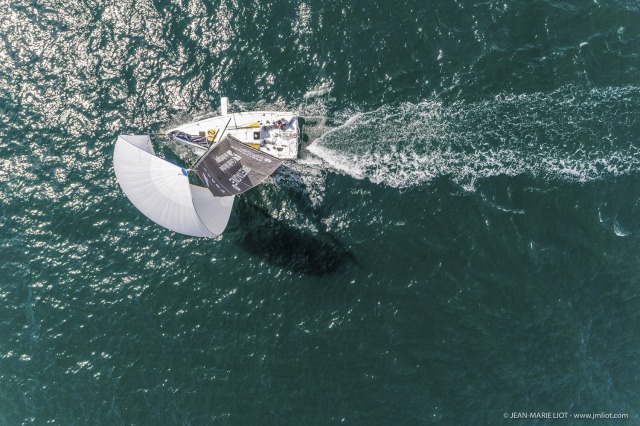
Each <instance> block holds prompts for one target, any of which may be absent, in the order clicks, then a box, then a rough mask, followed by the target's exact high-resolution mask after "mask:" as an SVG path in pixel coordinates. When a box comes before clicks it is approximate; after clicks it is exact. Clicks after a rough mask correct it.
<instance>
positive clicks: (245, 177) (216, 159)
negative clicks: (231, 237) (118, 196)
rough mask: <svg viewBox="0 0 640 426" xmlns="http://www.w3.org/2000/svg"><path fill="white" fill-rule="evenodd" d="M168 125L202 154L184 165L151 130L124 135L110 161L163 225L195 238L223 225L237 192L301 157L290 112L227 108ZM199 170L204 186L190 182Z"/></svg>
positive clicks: (133, 197)
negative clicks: (164, 152)
mask: <svg viewBox="0 0 640 426" xmlns="http://www.w3.org/2000/svg"><path fill="white" fill-rule="evenodd" d="M221 112H222V114H221V115H220V116H216V117H212V118H207V119H204V120H200V121H196V122H192V123H188V124H185V125H183V126H180V127H176V128H172V129H169V130H167V131H166V132H165V133H164V134H165V135H166V137H167V138H168V139H169V140H170V141H174V142H177V143H180V144H182V145H184V146H186V147H187V148H188V149H190V150H191V151H192V152H193V153H194V154H196V155H197V156H198V158H197V160H196V161H195V163H194V164H193V165H192V166H191V167H190V168H189V169H185V168H183V167H181V166H178V165H176V164H173V163H171V162H169V161H166V160H164V159H162V158H160V157H158V156H157V155H156V154H155V151H154V149H153V145H152V143H151V136H150V135H148V134H147V135H120V136H118V138H117V140H116V146H115V150H114V154H113V167H114V171H115V175H116V179H117V181H118V183H119V184H120V187H121V188H122V191H123V192H124V193H125V195H126V196H127V198H129V200H130V201H131V202H132V203H133V205H134V206H135V207H136V208H138V210H140V211H141V212H142V213H143V214H144V215H145V216H147V217H148V218H149V219H151V220H152V221H154V222H155V223H157V224H158V225H160V226H163V227H165V228H167V229H170V230H172V231H174V232H177V233H180V234H184V235H189V236H193V237H215V236H218V235H220V234H222V232H223V231H224V229H225V228H226V226H227V224H228V222H229V218H230V216H231V210H232V208H233V201H234V197H235V196H236V195H238V194H242V193H243V192H245V191H248V190H249V189H251V188H253V187H254V186H256V185H258V184H260V183H261V182H263V181H264V180H265V179H266V178H267V177H268V176H270V175H271V174H272V173H273V172H275V171H276V169H277V168H278V167H279V166H280V165H281V164H282V163H283V161H284V160H290V159H295V158H297V156H298V146H299V139H300V137H299V136H300V128H299V125H298V117H297V115H295V114H294V113H292V112H283V111H275V112H272V111H251V112H241V113H231V114H230V113H229V112H228V99H227V98H222V101H221ZM190 173H191V174H195V175H196V176H197V177H198V178H199V179H200V181H201V182H202V183H203V184H204V186H200V185H194V184H192V183H190V181H189V174H190Z"/></svg>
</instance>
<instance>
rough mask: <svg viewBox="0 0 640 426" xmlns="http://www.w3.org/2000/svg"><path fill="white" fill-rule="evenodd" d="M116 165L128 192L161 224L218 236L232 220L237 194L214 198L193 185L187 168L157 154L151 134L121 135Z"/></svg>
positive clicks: (115, 159) (185, 232)
mask: <svg viewBox="0 0 640 426" xmlns="http://www.w3.org/2000/svg"><path fill="white" fill-rule="evenodd" d="M113 168H114V169H115V173H116V178H117V180H118V183H119V184H120V186H121V187H122V190H123V191H124V193H125V195H126V196H127V197H128V198H129V200H131V202H132V203H133V205H135V206H136V207H137V208H138V210H140V211H141V212H142V213H143V214H144V215H145V216H147V217H148V218H149V219H151V220H153V221H154V222H156V223H157V224H158V225H160V226H163V227H165V228H168V229H170V230H172V231H175V232H178V233H180V234H185V235H191V236H194V237H214V236H216V235H219V234H221V233H222V231H224V228H225V227H226V226H227V223H228V222H229V216H230V215H231V208H232V207H233V199H234V197H214V196H213V194H211V192H209V190H208V189H207V188H202V187H200V186H195V185H191V184H190V183H189V178H188V177H187V173H186V171H185V170H184V169H183V168H182V167H179V166H176V165H175V164H171V163H169V162H168V161H165V160H163V159H161V158H158V157H156V156H155V155H154V152H153V147H152V146H151V139H150V137H149V136H147V135H144V136H132V135H121V136H119V137H118V140H117V142H116V148H115V152H114V154H113Z"/></svg>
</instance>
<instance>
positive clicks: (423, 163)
mask: <svg viewBox="0 0 640 426" xmlns="http://www.w3.org/2000/svg"><path fill="white" fill-rule="evenodd" d="M639 107H640V88H635V87H623V88H604V89H592V90H584V89H577V88H575V87H563V88H561V89H558V90H556V91H554V92H551V93H533V94H523V95H499V96H497V97H495V98H494V99H491V100H487V101H483V102H477V103H466V102H462V101H459V102H455V103H453V104H451V105H448V106H444V105H443V103H442V102H440V101H424V102H420V103H418V104H412V103H404V104H400V105H394V106H383V107H381V108H379V109H377V110H375V111H371V112H365V113H362V112H356V113H354V114H352V115H351V116H350V117H348V118H347V119H346V120H344V121H343V122H342V124H340V125H338V126H334V127H332V128H328V129H325V131H324V133H323V134H322V135H319V136H318V137H317V139H315V140H314V141H313V142H312V143H311V144H310V145H309V146H308V147H307V149H308V151H309V152H311V153H312V154H313V155H315V156H317V157H319V158H320V159H322V160H323V162H324V164H325V165H328V166H329V167H331V168H333V169H335V170H339V171H341V172H343V173H346V174H348V175H351V176H353V177H354V178H357V179H369V180H370V181H372V182H374V183H380V184H385V185H389V186H392V187H397V188H405V187H411V186H416V185H420V184H422V183H425V182H428V181H430V180H432V179H433V178H435V177H438V176H444V175H448V176H451V177H452V179H453V180H454V181H456V182H458V183H459V184H461V185H463V186H464V187H466V188H469V189H472V188H473V187H474V184H475V182H476V181H477V180H478V179H482V178H487V177H491V176H496V175H508V176H515V175H519V174H527V175H530V176H532V177H535V178H539V179H544V180H565V181H578V182H586V181H590V180H595V179H602V178H604V177H606V176H611V175H613V176H617V175H623V174H628V173H631V172H635V171H640V141H638V138H637V136H638V135H637V127H638V121H639V118H638V117H637V116H636V115H634V113H633V111H638V109H639Z"/></svg>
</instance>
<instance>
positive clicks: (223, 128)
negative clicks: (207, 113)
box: [166, 108, 300, 160]
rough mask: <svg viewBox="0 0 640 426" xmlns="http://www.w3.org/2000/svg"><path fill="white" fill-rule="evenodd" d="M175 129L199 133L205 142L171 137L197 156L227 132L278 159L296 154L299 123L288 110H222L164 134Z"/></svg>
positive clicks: (196, 134)
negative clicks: (218, 114) (219, 113)
mask: <svg viewBox="0 0 640 426" xmlns="http://www.w3.org/2000/svg"><path fill="white" fill-rule="evenodd" d="M224 109H225V108H223V111H224ZM278 121H283V122H284V125H277V123H278ZM175 132H181V133H184V134H187V135H190V136H202V137H203V140H206V143H205V144H202V143H201V144H198V143H191V142H189V141H186V140H184V139H179V138H176V139H174V140H175V141H177V142H180V143H183V144H184V145H187V146H189V148H191V149H192V150H193V152H194V154H196V155H198V156H200V155H202V154H204V153H205V151H206V150H207V148H208V146H211V145H212V144H215V143H217V142H218V141H220V140H221V139H222V137H223V136H225V135H230V136H233V137H234V138H236V139H237V140H239V141H240V142H242V143H244V144H247V145H249V146H251V147H253V148H255V149H259V150H260V151H262V152H265V153H267V154H270V155H272V156H274V157H277V158H280V159H282V160H294V159H296V158H298V146H299V140H300V127H299V123H298V117H297V116H296V115H295V114H293V113H292V112H285V111H251V112H240V113H233V114H224V115H220V116H217V117H211V118H207V119H204V120H200V121H195V122H193V123H188V124H185V125H182V126H179V127H175V128H173V129H169V130H167V131H166V133H167V134H168V135H170V134H175Z"/></svg>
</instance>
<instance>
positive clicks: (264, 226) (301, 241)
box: [235, 196, 357, 276]
mask: <svg viewBox="0 0 640 426" xmlns="http://www.w3.org/2000/svg"><path fill="white" fill-rule="evenodd" d="M236 203H237V204H236V208H235V213H236V217H237V220H238V222H237V225H238V228H237V234H236V242H237V243H238V245H239V246H240V247H242V249H244V250H245V251H247V252H249V253H251V254H252V255H254V256H258V257H261V258H263V259H264V260H265V261H266V262H268V263H270V264H272V265H274V266H278V267H280V268H284V269H287V270H289V271H292V272H294V273H299V274H306V275H314V276H323V275H328V274H332V273H334V272H336V271H338V270H340V269H341V268H344V267H346V266H347V265H349V264H352V265H353V264H357V261H356V258H355V256H354V255H353V253H352V252H351V251H350V250H349V249H348V248H347V247H346V246H345V245H344V244H343V243H342V242H341V241H340V240H339V239H338V238H337V237H336V236H335V235H333V234H331V233H330V232H318V233H312V232H311V231H307V230H301V229H298V228H296V227H294V226H291V225H289V224H287V223H284V222H283V221H280V220H278V219H275V218H273V217H272V216H271V215H270V214H269V212H268V211H267V210H266V209H265V208H263V207H261V206H259V205H258V204H257V203H256V202H255V201H252V200H251V199H250V198H249V197H247V196H242V197H238V199H237V201H236Z"/></svg>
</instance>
